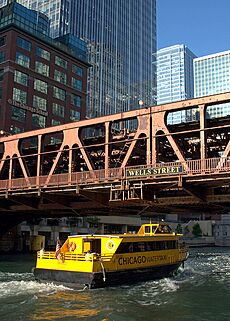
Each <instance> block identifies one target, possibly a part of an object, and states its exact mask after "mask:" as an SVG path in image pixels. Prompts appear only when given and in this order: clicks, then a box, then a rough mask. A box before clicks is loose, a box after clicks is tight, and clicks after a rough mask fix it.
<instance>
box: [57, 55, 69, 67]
mask: <svg viewBox="0 0 230 321" xmlns="http://www.w3.org/2000/svg"><path fill="white" fill-rule="evenodd" d="M55 64H56V65H57V66H60V67H62V68H65V69H67V61H66V60H64V59H62V58H60V57H58V56H55Z"/></svg>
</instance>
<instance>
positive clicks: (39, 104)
mask: <svg viewBox="0 0 230 321" xmlns="http://www.w3.org/2000/svg"><path fill="white" fill-rule="evenodd" d="M46 106H47V101H46V99H44V98H42V97H39V96H35V95H34V96H33V107H34V108H36V109H42V110H46Z"/></svg>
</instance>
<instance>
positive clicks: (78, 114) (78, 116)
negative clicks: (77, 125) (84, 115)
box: [70, 109, 80, 121]
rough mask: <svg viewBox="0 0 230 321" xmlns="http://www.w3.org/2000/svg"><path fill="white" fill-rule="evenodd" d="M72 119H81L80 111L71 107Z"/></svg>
mask: <svg viewBox="0 0 230 321" xmlns="http://www.w3.org/2000/svg"><path fill="white" fill-rule="evenodd" d="M70 120H72V121H76V120H80V113H79V111H76V110H73V109H70Z"/></svg>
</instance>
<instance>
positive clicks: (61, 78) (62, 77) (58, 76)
mask: <svg viewBox="0 0 230 321" xmlns="http://www.w3.org/2000/svg"><path fill="white" fill-rule="evenodd" d="M66 79H67V77H66V74H65V73H64V72H61V71H59V70H55V71H54V80H56V81H58V82H60V83H62V84H66Z"/></svg>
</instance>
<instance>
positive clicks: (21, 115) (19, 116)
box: [11, 106, 26, 122]
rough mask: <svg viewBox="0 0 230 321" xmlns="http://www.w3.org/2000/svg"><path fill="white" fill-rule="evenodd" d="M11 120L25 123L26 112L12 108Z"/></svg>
mask: <svg viewBox="0 0 230 321" xmlns="http://www.w3.org/2000/svg"><path fill="white" fill-rule="evenodd" d="M11 118H12V119H14V120H17V121H20V122H25V121H26V111H25V110H24V109H22V108H19V107H15V106H12V114H11Z"/></svg>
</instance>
